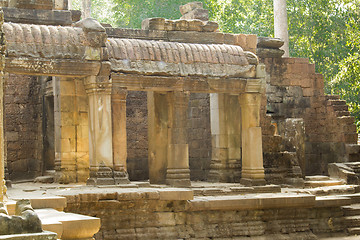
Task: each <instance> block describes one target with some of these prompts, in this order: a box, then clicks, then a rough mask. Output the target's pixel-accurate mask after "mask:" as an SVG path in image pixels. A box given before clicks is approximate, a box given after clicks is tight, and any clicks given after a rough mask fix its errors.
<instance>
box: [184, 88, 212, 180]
mask: <svg viewBox="0 0 360 240" xmlns="http://www.w3.org/2000/svg"><path fill="white" fill-rule="evenodd" d="M188 111H189V115H188V116H189V118H188V139H189V164H190V178H191V180H198V181H201V180H202V181H204V180H206V179H207V176H208V173H209V171H210V162H211V131H210V96H209V94H204V93H191V94H190V101H189V109H188Z"/></svg>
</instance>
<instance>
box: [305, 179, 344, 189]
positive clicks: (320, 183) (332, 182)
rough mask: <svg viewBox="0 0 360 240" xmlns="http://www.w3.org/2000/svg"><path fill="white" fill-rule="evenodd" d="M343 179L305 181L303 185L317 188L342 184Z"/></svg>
mask: <svg viewBox="0 0 360 240" xmlns="http://www.w3.org/2000/svg"><path fill="white" fill-rule="evenodd" d="M344 184H345V182H344V180H327V181H305V187H310V188H317V187H328V186H338V185H344Z"/></svg>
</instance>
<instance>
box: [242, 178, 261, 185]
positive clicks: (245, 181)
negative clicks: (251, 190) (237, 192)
mask: <svg viewBox="0 0 360 240" xmlns="http://www.w3.org/2000/svg"><path fill="white" fill-rule="evenodd" d="M240 184H241V185H244V186H246V187H251V186H264V185H266V181H265V180H264V179H250V178H242V179H241V180H240Z"/></svg>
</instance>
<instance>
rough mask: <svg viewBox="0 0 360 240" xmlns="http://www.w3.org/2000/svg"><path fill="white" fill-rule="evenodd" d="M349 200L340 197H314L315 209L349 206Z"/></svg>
mask: <svg viewBox="0 0 360 240" xmlns="http://www.w3.org/2000/svg"><path fill="white" fill-rule="evenodd" d="M351 202H352V201H351V198H348V197H341V196H336V195H334V196H326V197H316V199H315V207H339V206H345V205H350V204H351Z"/></svg>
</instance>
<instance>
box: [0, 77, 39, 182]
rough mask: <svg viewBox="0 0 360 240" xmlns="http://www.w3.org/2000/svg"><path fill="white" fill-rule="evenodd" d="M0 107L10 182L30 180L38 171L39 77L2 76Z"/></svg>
mask: <svg viewBox="0 0 360 240" xmlns="http://www.w3.org/2000/svg"><path fill="white" fill-rule="evenodd" d="M4 105H5V110H4V111H5V148H6V155H7V167H8V173H9V176H10V179H12V180H16V179H31V178H33V177H35V176H38V175H40V174H41V170H42V161H41V160H42V140H43V137H42V136H43V135H42V91H41V78H38V77H32V76H18V75H13V74H11V75H9V74H5V83H4Z"/></svg>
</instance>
